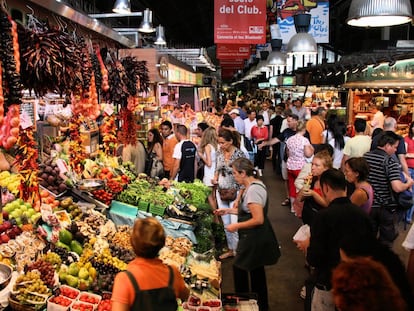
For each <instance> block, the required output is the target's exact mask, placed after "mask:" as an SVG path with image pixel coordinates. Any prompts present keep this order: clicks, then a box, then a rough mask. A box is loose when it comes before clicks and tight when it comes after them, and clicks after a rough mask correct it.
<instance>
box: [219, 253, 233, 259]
mask: <svg viewBox="0 0 414 311" xmlns="http://www.w3.org/2000/svg"><path fill="white" fill-rule="evenodd" d="M230 257H234V252H233V251H228V252H225V253H223V254H221V255H220V256H219V258H220V259H221V260H223V259H226V258H230Z"/></svg>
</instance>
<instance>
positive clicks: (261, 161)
mask: <svg viewBox="0 0 414 311" xmlns="http://www.w3.org/2000/svg"><path fill="white" fill-rule="evenodd" d="M256 122H257V125H253V127H252V129H251V132H250V135H251V137H252V139H253V140H254V142H255V144H256V145H258V144H260V143H262V142H264V141H266V140H267V139H268V138H269V130H268V128H267V126H265V125H264V118H263V116H262V115H258V116H257V117H256ZM265 161H266V148H262V149H260V148H257V154H256V158H255V161H254V166H255V167H257V168H258V170H259V176H262V174H263V173H262V170H263V169H264V165H265Z"/></svg>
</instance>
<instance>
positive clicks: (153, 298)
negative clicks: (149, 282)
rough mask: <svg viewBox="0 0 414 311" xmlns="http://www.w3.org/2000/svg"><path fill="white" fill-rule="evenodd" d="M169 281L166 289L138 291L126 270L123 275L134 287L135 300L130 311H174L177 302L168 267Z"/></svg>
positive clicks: (131, 276)
mask: <svg viewBox="0 0 414 311" xmlns="http://www.w3.org/2000/svg"><path fill="white" fill-rule="evenodd" d="M168 269H169V271H170V280H169V282H168V287H163V288H154V289H149V290H140V289H139V286H138V283H137V281H136V280H135V277H134V276H133V275H132V273H131V272H129V271H128V270H126V271H125V273H126V274H127V275H128V278H129V280H130V281H131V283H132V285H133V286H134V290H135V299H134V303H133V304H132V306H131V309H130V310H134V311H135V310H145V311H176V310H177V307H178V305H177V300H176V297H175V292H174V288H173V283H174V272H173V270H172V268H171V267H170V266H168Z"/></svg>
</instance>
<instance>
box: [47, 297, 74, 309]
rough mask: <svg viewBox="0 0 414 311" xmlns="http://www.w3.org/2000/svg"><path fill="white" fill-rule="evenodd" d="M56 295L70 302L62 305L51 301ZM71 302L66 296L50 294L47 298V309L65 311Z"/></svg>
mask: <svg viewBox="0 0 414 311" xmlns="http://www.w3.org/2000/svg"><path fill="white" fill-rule="evenodd" d="M56 297H62V298H63V299H66V300H67V301H68V302H70V303H69V304H68V305H67V306H62V305H59V304H57V303H55V302H52V300H54V299H55V298H56ZM72 303H73V299H70V298H68V297H66V296H63V295H59V296H51V297H49V299H48V300H47V309H46V310H47V311H67V310H69V309H70V306H71V305H72Z"/></svg>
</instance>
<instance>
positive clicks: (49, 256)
mask: <svg viewBox="0 0 414 311" xmlns="http://www.w3.org/2000/svg"><path fill="white" fill-rule="evenodd" d="M42 259H43V260H44V261H47V262H49V263H51V264H52V266H53V267H54V268H55V269H59V268H60V265H61V264H62V259H61V258H60V256H59V255H58V254H57V253H55V252H47V253H46V254H45V255H43V256H42Z"/></svg>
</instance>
